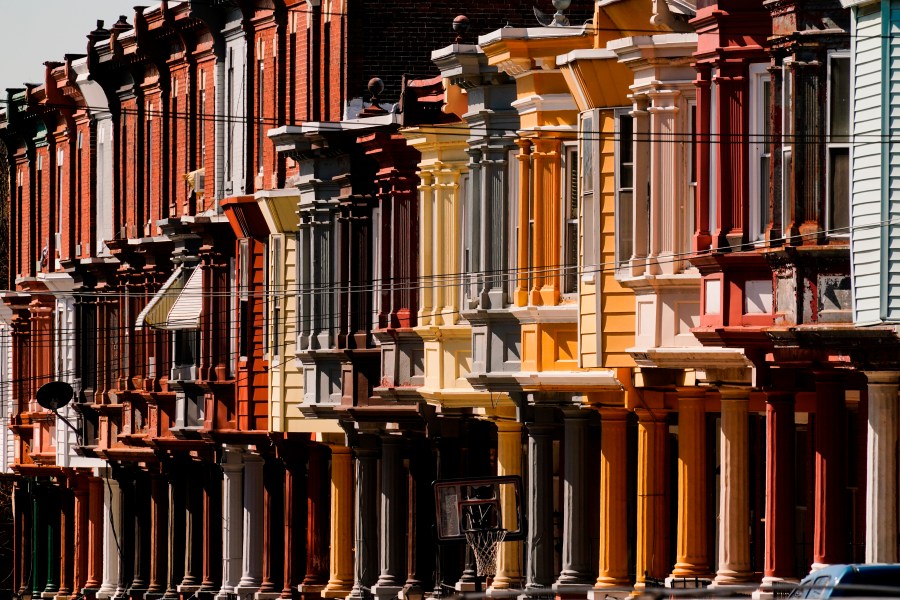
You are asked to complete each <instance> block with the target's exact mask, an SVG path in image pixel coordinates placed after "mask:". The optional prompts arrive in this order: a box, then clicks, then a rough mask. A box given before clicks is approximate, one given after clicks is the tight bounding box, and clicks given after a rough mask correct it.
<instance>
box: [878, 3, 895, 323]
mask: <svg viewBox="0 0 900 600" xmlns="http://www.w3.org/2000/svg"><path fill="white" fill-rule="evenodd" d="M890 22H891V0H881V130H882V131H884V128H885V126H886V125H890V120H889V118H890V102H889V100H890V91H891V83H890V80H891V74H892V73H891V68H890V62H889V61H890V57H891V41H890V40H891V37H890V33H891V32H890ZM888 133H890V132H888ZM890 148H891V146H890V137H889V136H886V137H882V142H881V227H879V237H880V242H881V247H880V251H881V259H880V261H879V262H880V263H881V264H880V265H879V269H880V273H879V276H880V277H879V279H880V282H881V285H880V286H879V303H878V304H879V314H878V317H879V319H880V320H881V321H882V322H884V321H887V318H888V306H887V305H888V282H889V276H888V258H889V252H888V241H889V237H890V236H889V235H888V228H889V226H890V225H889V224H888V222H887V220H888V219H889V218H890V212H889V206H888V199H889V196H890V187H889V185H888V183H889V181H890V180H889V178H888V177H889V175H890V165H889V164H888V160H889V159H890Z"/></svg>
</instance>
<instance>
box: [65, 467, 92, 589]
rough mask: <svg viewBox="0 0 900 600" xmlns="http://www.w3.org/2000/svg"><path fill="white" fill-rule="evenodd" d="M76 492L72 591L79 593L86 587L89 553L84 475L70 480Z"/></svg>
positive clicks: (86, 491) (86, 492)
mask: <svg viewBox="0 0 900 600" xmlns="http://www.w3.org/2000/svg"><path fill="white" fill-rule="evenodd" d="M69 481H70V482H71V483H72V492H73V493H74V494H75V531H74V534H75V539H74V540H73V541H74V545H75V556H74V563H73V565H72V592H73V593H76V594H77V593H78V592H80V591H81V589H82V588H84V587H85V581H86V580H87V565H88V553H89V552H90V546H89V545H88V527H87V525H88V503H89V490H88V487H87V481H86V479H85V478H84V476H76V477H73V478H72V479H70V480H69Z"/></svg>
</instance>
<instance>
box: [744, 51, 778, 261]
mask: <svg viewBox="0 0 900 600" xmlns="http://www.w3.org/2000/svg"><path fill="white" fill-rule="evenodd" d="M768 66H769V64H768V63H755V64H752V65H750V114H749V123H750V127H749V130H750V131H749V132H750V138H749V142H750V165H749V167H750V168H749V170H748V177H749V184H750V185H749V186H748V190H749V194H748V198H747V201H748V202H749V204H750V206H749V207H748V208H749V215H750V223H749V224H748V225H749V231H748V237H747V239H748V240H749V241H750V242H751V243H754V244H761V243H763V242H765V227H766V225H768V222H767V220H766V222H764V219H765V218H766V216H767V215H763V213H762V210H761V206H760V196H761V195H762V194H763V193H764V192H765V190H762V189H761V186H760V180H761V179H762V176H763V173H762V169H761V168H760V167H761V163H762V159H763V157H768V159H769V160H770V161H771V160H772V157H771V150H770V146H769V140H768V139H766V138H765V135H764V133H763V132H765V130H766V124H765V123H763V118H764V117H765V114H766V110H765V105H764V103H765V102H768V101H769V98H768V97H766V96H765V95H764V94H763V90H764V89H765V87H764V84H765V83H766V82H769V85H770V88H769V89H771V80H772V79H771V77H770V75H769V72H768V70H767V68H768Z"/></svg>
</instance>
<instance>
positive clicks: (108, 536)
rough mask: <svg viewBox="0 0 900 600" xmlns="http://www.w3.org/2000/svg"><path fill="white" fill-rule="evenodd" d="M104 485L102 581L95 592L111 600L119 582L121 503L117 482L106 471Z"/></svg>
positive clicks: (98, 595) (99, 596)
mask: <svg viewBox="0 0 900 600" xmlns="http://www.w3.org/2000/svg"><path fill="white" fill-rule="evenodd" d="M102 477H103V481H104V482H105V483H106V485H105V486H104V488H103V504H104V510H103V515H104V518H103V536H102V537H103V558H102V560H101V563H102V565H103V581H102V582H101V584H100V589H99V590H97V597H98V598H112V596H113V595H114V594H115V593H116V584H117V583H118V581H119V541H118V536H119V535H121V531H122V524H121V521H120V520H119V516H120V514H119V503H120V502H121V498H120V490H119V482H118V481H116V479H115V478H113V477H112V475H111V474H110V473H109V472H108V471H107V472H106V473H104V474H103V475H102Z"/></svg>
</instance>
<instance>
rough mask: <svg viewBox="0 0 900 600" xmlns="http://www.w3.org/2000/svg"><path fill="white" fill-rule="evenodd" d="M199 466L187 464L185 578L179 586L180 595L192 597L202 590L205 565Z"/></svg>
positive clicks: (184, 489) (185, 486)
mask: <svg viewBox="0 0 900 600" xmlns="http://www.w3.org/2000/svg"><path fill="white" fill-rule="evenodd" d="M198 471H199V469H198V468H197V465H196V464H194V463H193V462H190V463H187V464H186V468H185V473H186V475H187V480H186V481H185V485H184V486H183V488H182V493H183V494H184V507H185V516H184V518H185V523H184V531H185V533H184V544H185V545H184V576H183V577H182V579H181V584H180V585H179V586H178V591H179V593H182V594H186V595H188V596H190V595H191V594H193V593H194V592H196V591H198V590H199V589H200V581H201V576H202V571H201V569H202V563H203V494H202V493H198V489H197V487H198V486H197V483H198V482H199V480H200V477H201V474H200V473H199V472H198Z"/></svg>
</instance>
